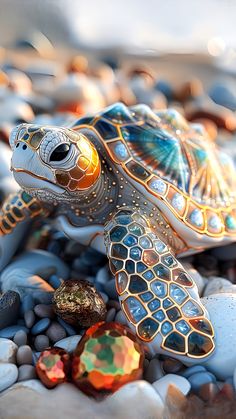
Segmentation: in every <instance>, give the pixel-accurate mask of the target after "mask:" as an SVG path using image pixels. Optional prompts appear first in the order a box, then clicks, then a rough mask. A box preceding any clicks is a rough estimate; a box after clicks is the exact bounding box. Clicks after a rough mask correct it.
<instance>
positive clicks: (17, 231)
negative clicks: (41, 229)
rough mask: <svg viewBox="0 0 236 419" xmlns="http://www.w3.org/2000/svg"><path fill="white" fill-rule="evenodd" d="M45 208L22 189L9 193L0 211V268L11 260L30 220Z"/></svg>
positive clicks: (43, 211)
mask: <svg viewBox="0 0 236 419" xmlns="http://www.w3.org/2000/svg"><path fill="white" fill-rule="evenodd" d="M44 213H45V209H44V208H43V206H42V204H41V203H40V202H39V201H38V200H37V199H35V198H32V197H31V196H30V195H28V194H27V193H26V192H24V191H23V190H20V191H19V192H16V193H15V194H11V195H9V197H8V198H7V199H6V200H5V202H4V203H3V206H2V209H1V211H0V270H1V269H3V268H4V266H6V265H7V264H8V262H9V261H10V260H11V258H12V256H13V255H14V253H15V252H16V250H17V248H18V246H19V245H20V243H21V241H22V238H23V237H24V235H25V233H26V230H27V229H28V227H29V224H30V222H31V220H32V219H33V218H35V217H38V216H40V215H43V214H44Z"/></svg>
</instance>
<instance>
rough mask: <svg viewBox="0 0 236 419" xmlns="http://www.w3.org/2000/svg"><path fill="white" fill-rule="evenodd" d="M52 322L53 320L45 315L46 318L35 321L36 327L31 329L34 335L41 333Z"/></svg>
mask: <svg viewBox="0 0 236 419" xmlns="http://www.w3.org/2000/svg"><path fill="white" fill-rule="evenodd" d="M50 323H51V320H50V319H48V318H47V317H45V318H44V319H41V320H39V321H38V322H37V323H35V325H34V327H32V329H31V333H32V335H39V334H40V333H42V332H44V330H46V329H47V328H48V327H49V325H50Z"/></svg>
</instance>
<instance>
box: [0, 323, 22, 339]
mask: <svg viewBox="0 0 236 419" xmlns="http://www.w3.org/2000/svg"><path fill="white" fill-rule="evenodd" d="M19 330H23V331H24V332H25V333H29V329H27V327H24V326H20V325H14V326H9V327H6V328H5V329H2V330H0V338H7V339H13V337H14V336H15V334H16V333H17V332H18V331H19Z"/></svg>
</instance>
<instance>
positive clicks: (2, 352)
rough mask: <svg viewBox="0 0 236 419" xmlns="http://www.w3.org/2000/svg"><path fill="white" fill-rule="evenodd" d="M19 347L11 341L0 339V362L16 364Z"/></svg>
mask: <svg viewBox="0 0 236 419" xmlns="http://www.w3.org/2000/svg"><path fill="white" fill-rule="evenodd" d="M17 349H18V348H17V345H16V344H15V343H14V342H12V341H11V340H10V339H4V338H0V362H9V363H13V364H14V363H15V361H16V353H17Z"/></svg>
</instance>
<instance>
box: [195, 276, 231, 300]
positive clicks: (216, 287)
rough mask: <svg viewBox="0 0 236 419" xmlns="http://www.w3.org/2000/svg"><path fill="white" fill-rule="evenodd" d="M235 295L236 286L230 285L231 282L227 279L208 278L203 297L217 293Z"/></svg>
mask: <svg viewBox="0 0 236 419" xmlns="http://www.w3.org/2000/svg"><path fill="white" fill-rule="evenodd" d="M222 292H223V293H225V292H227V293H229V292H230V293H232V294H234V293H236V285H234V284H232V282H230V281H228V279H225V278H221V277H210V278H209V281H208V284H207V286H206V288H205V291H204V294H203V295H204V297H207V296H208V295H213V294H219V293H222Z"/></svg>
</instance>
